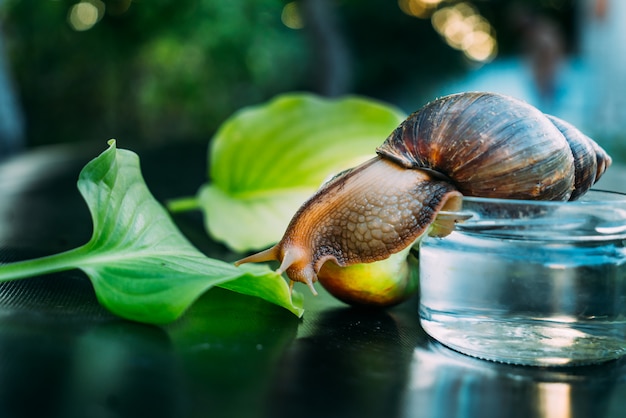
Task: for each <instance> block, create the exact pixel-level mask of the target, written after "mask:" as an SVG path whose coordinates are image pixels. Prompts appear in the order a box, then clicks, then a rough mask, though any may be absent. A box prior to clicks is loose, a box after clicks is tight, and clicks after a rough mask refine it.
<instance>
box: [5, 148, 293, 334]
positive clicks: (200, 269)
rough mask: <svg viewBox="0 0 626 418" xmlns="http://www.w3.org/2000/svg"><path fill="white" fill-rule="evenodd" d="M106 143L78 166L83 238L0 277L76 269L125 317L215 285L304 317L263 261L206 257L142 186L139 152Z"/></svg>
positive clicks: (176, 305) (161, 315)
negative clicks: (242, 264)
mask: <svg viewBox="0 0 626 418" xmlns="http://www.w3.org/2000/svg"><path fill="white" fill-rule="evenodd" d="M109 145H110V147H109V149H108V150H106V151H104V152H103V153H102V154H101V155H100V156H99V157H98V158H96V159H94V160H92V161H91V162H90V163H88V164H87V165H86V166H85V167H84V168H83V170H82V171H81V173H80V176H79V180H78V188H79V190H80V192H81V194H82V195H83V197H84V199H85V201H86V202H87V205H88V206H89V210H90V212H91V215H92V219H93V224H94V232H93V235H92V238H91V239H90V240H89V242H88V243H87V244H85V245H84V246H82V247H79V248H77V249H74V250H70V251H68V252H65V253H61V254H57V255H53V256H49V257H44V258H41V259H36V260H27V261H22V262H17V263H12V264H7V265H2V266H0V281H6V280H14V279H18V278H24V277H30V276H32V275H37V274H43V273H48V272H54V271H60V270H66V269H71V268H80V269H81V270H83V271H84V272H85V273H86V274H87V275H88V276H89V278H90V279H91V281H92V283H93V286H94V289H95V292H96V295H97V297H98V300H99V301H100V302H101V303H102V304H103V305H104V306H105V307H106V308H108V309H109V310H110V311H111V312H113V313H115V314H117V315H119V316H122V317H124V318H127V319H132V320H136V321H140V322H149V323H166V322H170V321H172V320H174V319H176V318H178V317H179V316H180V315H181V314H182V313H183V312H184V311H185V310H186V309H187V308H188V307H189V306H190V305H191V304H192V303H193V302H194V301H195V300H196V299H197V298H198V297H199V296H200V295H201V294H202V293H204V292H205V291H206V290H208V289H209V288H211V287H213V286H223V287H225V288H228V289H231V290H234V291H237V292H240V293H244V294H248V295H253V296H258V297H260V298H263V299H266V300H268V301H270V302H272V303H276V304H278V305H280V306H283V307H285V308H286V309H288V310H290V311H291V312H293V313H294V314H296V315H298V316H301V315H302V308H301V304H299V305H298V304H294V303H293V302H292V299H291V295H290V292H289V288H288V285H287V283H286V282H285V280H284V279H283V278H282V277H281V276H280V275H278V274H276V273H275V272H272V271H270V270H269V269H268V268H262V269H250V268H246V269H243V268H238V267H235V266H233V265H231V264H229V263H226V262H223V261H220V260H215V259H211V258H208V257H206V256H204V255H203V254H202V253H201V252H199V251H198V250H197V249H196V248H195V247H194V246H193V245H192V244H191V243H189V241H188V240H187V239H186V238H185V237H184V236H183V235H182V234H181V233H180V232H179V231H178V229H177V228H176V226H175V225H174V223H173V222H172V220H171V219H170V217H169V215H168V213H167V212H166V210H165V209H164V208H163V207H162V206H161V205H160V204H159V203H158V202H157V201H156V200H155V199H154V197H153V196H152V195H151V194H150V191H149V190H148V188H147V187H146V185H145V183H144V181H143V178H142V176H141V171H140V168H139V158H138V157H137V155H136V154H134V153H132V152H130V151H127V150H118V149H116V147H115V141H110V142H109Z"/></svg>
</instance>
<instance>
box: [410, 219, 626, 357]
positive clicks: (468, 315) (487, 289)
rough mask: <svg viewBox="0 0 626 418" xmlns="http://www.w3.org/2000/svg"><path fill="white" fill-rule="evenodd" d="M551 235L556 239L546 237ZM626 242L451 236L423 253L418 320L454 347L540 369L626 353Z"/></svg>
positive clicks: (427, 244)
mask: <svg viewBox="0 0 626 418" xmlns="http://www.w3.org/2000/svg"><path fill="white" fill-rule="evenodd" d="M547 233H550V232H547ZM625 247H626V240H624V239H612V240H590V241H577V240H573V241H568V240H566V239H564V240H558V239H550V240H546V241H545V242H544V241H542V240H541V239H537V238H536V237H535V238H534V239H532V240H524V239H519V237H512V238H511V237H509V238H507V237H506V234H504V235H501V236H493V235H491V234H489V233H486V234H485V233H484V231H481V232H476V231H471V230H470V231H455V232H453V233H452V234H451V235H449V236H448V237H445V238H430V237H429V238H425V239H424V240H423V242H422V244H421V246H420V289H421V290H420V291H421V302H420V318H421V323H422V326H423V328H424V330H425V331H426V332H427V333H428V334H430V335H431V336H432V337H434V338H435V339H436V340H438V341H440V342H441V343H443V344H444V345H447V346H448V347H450V348H453V349H455V350H458V351H460V352H462V353H465V354H468V355H472V356H475V357H479V358H484V359H488V360H494V361H500V362H507V363H515V364H525V365H539V366H556V365H577V364H590V363H596V362H600V361H607V360H611V359H616V358H618V357H621V356H623V355H625V354H626V248H625Z"/></svg>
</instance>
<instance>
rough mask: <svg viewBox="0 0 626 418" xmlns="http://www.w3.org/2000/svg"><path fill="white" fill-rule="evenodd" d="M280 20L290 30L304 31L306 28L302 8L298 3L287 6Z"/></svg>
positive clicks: (293, 2)
mask: <svg viewBox="0 0 626 418" xmlns="http://www.w3.org/2000/svg"><path fill="white" fill-rule="evenodd" d="M280 19H281V20H282V22H283V25H285V26H287V27H288V28H290V29H302V28H303V27H304V20H303V19H302V14H301V13H300V6H298V2H296V1H292V2H291V3H287V4H285V6H284V7H283V12H282V14H281V16H280Z"/></svg>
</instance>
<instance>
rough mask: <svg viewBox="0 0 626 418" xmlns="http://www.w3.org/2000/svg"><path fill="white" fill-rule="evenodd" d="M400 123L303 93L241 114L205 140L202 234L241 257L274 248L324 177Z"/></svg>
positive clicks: (366, 154)
mask: <svg viewBox="0 0 626 418" xmlns="http://www.w3.org/2000/svg"><path fill="white" fill-rule="evenodd" d="M403 119H404V115H403V114H402V112H400V111H398V110H397V109H395V108H392V107H390V106H388V105H385V104H382V103H379V102H375V101H373V100H369V99H364V98H358V97H347V98H341V99H324V98H320V97H317V96H314V95H311V94H303V93H302V94H286V95H283V96H279V97H277V98H275V99H274V100H271V101H269V102H268V103H266V104H263V105H260V106H256V107H250V108H246V109H243V110H241V111H239V112H238V113H236V114H235V115H233V116H232V117H231V118H230V119H229V120H227V121H226V122H225V123H224V124H223V125H222V126H221V128H220V129H219V131H218V132H217V133H216V135H215V137H214V138H213V140H212V142H211V149H210V154H209V159H210V161H209V167H210V173H209V178H210V181H211V183H207V184H205V185H204V186H202V188H201V189H200V191H199V193H198V200H197V202H198V203H199V204H200V206H201V209H202V210H203V211H204V213H205V224H206V228H207V231H208V232H209V234H210V235H211V236H213V237H214V238H215V239H217V240H219V241H223V242H224V243H226V244H227V245H228V246H229V247H231V248H232V249H234V250H236V251H240V252H243V251H248V250H252V249H260V248H264V247H267V246H269V245H271V244H273V243H275V242H277V241H278V240H279V239H280V237H281V236H282V234H283V232H284V230H285V229H286V227H287V223H288V222H289V220H290V219H291V217H292V216H293V214H294V213H295V212H296V210H297V209H298V208H299V207H300V205H301V204H302V203H303V202H304V201H305V200H306V199H307V198H308V197H309V196H310V195H311V194H313V193H314V192H315V190H316V189H317V188H318V187H319V186H320V185H321V184H322V183H323V182H324V180H325V179H327V178H329V177H330V176H331V175H333V174H336V173H338V172H340V171H342V170H345V169H347V168H350V167H353V166H355V165H357V164H358V163H360V162H362V161H364V160H366V159H368V158H371V157H373V156H374V154H375V149H376V147H377V146H378V145H380V144H381V143H382V142H383V141H384V139H385V138H386V137H387V136H388V135H389V133H390V132H391V131H392V130H393V129H394V128H395V127H396V126H397V125H398V124H399V123H400V122H401V121H402V120H403ZM181 206H182V205H181ZM175 207H176V202H172V205H171V206H170V208H172V209H174V208H175ZM179 207H180V206H179ZM189 208H190V207H189V206H187V207H185V208H183V210H185V209H189Z"/></svg>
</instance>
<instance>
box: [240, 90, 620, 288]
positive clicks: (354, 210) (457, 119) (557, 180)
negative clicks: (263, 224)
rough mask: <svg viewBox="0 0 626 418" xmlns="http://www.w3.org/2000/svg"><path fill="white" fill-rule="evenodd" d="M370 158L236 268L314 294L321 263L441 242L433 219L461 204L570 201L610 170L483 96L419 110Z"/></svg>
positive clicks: (444, 227)
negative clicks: (429, 239) (271, 271)
mask: <svg viewBox="0 0 626 418" xmlns="http://www.w3.org/2000/svg"><path fill="white" fill-rule="evenodd" d="M376 152H377V156H376V157H374V158H372V159H371V160H369V161H367V162H365V163H363V164H361V165H360V166H358V167H355V168H353V169H352V170H349V171H347V172H346V173H343V174H341V175H339V176H337V177H336V178H334V179H332V180H331V181H330V182H328V183H327V184H325V185H324V186H322V188H320V189H319V190H318V191H317V192H316V193H315V194H314V195H313V196H312V197H311V198H310V199H309V200H307V201H306V202H305V203H304V204H303V205H302V207H301V208H300V209H299V210H298V212H297V213H296V214H295V215H294V217H293V218H292V220H291V222H290V224H289V226H288V227H287V230H286V232H285V234H284V236H283V238H282V239H281V241H280V242H279V243H278V244H276V245H275V246H273V247H272V248H270V249H268V250H265V251H263V252H261V253H258V254H255V255H252V256H249V257H246V258H244V259H242V260H240V261H239V262H238V264H240V263H244V262H260V261H269V260H279V261H281V265H280V267H279V269H278V271H280V272H286V274H287V276H288V277H289V278H290V279H291V280H292V283H293V281H298V282H303V283H306V284H308V286H309V287H310V288H311V290H312V291H313V293H315V289H314V287H313V283H315V282H316V281H317V280H318V273H319V272H320V270H321V269H322V266H323V265H324V264H325V263H332V264H334V265H336V266H339V267H347V266H351V265H355V264H359V263H372V262H378V261H380V260H385V259H387V258H389V256H390V255H391V254H395V253H398V252H400V251H403V250H405V249H406V248H407V247H410V246H411V245H413V243H414V242H415V241H416V240H417V239H418V238H419V237H420V236H421V235H422V234H423V233H425V232H426V231H428V230H430V233H431V234H438V235H445V234H447V233H449V232H450V231H451V229H452V224H453V222H454V219H449V218H446V217H443V216H440V217H439V218H438V217H437V215H438V214H439V212H440V211H451V212H454V211H455V210H458V209H459V208H460V206H461V202H462V196H463V195H467V196H479V197H491V198H504V199H525V200H573V199H575V198H577V197H579V196H580V195H582V194H584V193H585V192H586V191H587V190H588V189H589V188H590V187H591V186H592V185H593V184H594V183H595V182H596V181H597V180H598V179H599V178H600V176H601V175H602V173H603V172H604V171H605V170H606V168H607V167H608V166H609V165H610V164H611V158H610V157H609V156H608V155H607V154H606V152H604V150H602V148H600V147H599V146H598V145H597V144H596V143H595V142H594V141H593V140H591V139H590V138H588V137H587V136H585V135H584V134H582V133H581V132H580V131H578V130H577V129H576V128H575V127H573V126H572V125H570V124H568V123H567V122H564V121H561V120H560V119H557V118H554V117H551V116H547V115H544V114H543V113H541V112H540V111H539V110H537V109H536V108H534V107H532V106H530V105H528V104H526V103H524V102H521V101H519V100H516V99H513V98H511V97H508V96H503V95H498V94H492V93H461V94H456V95H451V96H446V97H443V98H440V99H437V100H434V101H433V102H430V103H428V104H426V105H425V106H424V107H422V108H421V109H420V110H418V111H417V112H415V113H413V114H412V115H410V116H409V117H408V118H407V119H406V120H405V121H404V122H402V123H401V124H400V125H399V126H398V127H397V128H396V129H395V130H394V131H393V132H392V133H391V135H390V136H389V137H388V138H387V139H386V140H385V141H384V142H383V144H382V145H381V146H380V147H378V148H377V150H376ZM322 276H325V275H322ZM324 280H328V279H326V278H324ZM322 284H324V283H323V282H322Z"/></svg>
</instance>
